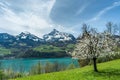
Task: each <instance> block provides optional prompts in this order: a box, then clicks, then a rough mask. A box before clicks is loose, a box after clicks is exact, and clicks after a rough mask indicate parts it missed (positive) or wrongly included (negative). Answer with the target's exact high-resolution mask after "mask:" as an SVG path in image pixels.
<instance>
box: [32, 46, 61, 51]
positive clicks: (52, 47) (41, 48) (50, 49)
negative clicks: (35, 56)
mask: <svg viewBox="0 0 120 80" xmlns="http://www.w3.org/2000/svg"><path fill="white" fill-rule="evenodd" d="M33 50H35V51H40V52H59V51H63V50H62V49H61V48H59V47H56V46H52V45H41V46H39V47H36V48H34V49H33Z"/></svg>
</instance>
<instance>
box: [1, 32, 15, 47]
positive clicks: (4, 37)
mask: <svg viewBox="0 0 120 80" xmlns="http://www.w3.org/2000/svg"><path fill="white" fill-rule="evenodd" d="M14 42H16V38H15V36H12V35H10V34H8V33H0V45H2V46H4V47H8V46H9V45H11V44H14Z"/></svg>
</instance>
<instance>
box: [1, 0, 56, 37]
mask: <svg viewBox="0 0 120 80" xmlns="http://www.w3.org/2000/svg"><path fill="white" fill-rule="evenodd" d="M54 3H55V0H45V1H43V0H26V1H24V4H23V5H21V6H20V5H19V4H18V5H17V6H14V7H19V8H20V9H22V10H23V11H21V12H19V13H18V12H17V11H14V10H13V9H12V8H11V5H14V4H13V3H12V2H9V3H8V2H0V9H1V11H0V16H1V18H0V24H1V25H0V29H2V30H4V31H3V32H8V33H11V34H15V35H16V34H18V33H20V32H22V31H29V32H31V33H33V34H35V35H37V36H39V37H42V35H43V34H44V33H47V32H48V31H49V30H51V29H53V28H54V27H53V26H52V27H51V25H53V23H52V21H51V19H50V18H49V15H50V12H51V9H52V7H53V5H54Z"/></svg>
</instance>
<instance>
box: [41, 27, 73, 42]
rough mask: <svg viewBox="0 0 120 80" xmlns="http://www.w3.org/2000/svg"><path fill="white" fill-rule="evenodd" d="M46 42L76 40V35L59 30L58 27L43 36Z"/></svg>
mask: <svg viewBox="0 0 120 80" xmlns="http://www.w3.org/2000/svg"><path fill="white" fill-rule="evenodd" d="M43 38H44V40H45V41H46V42H56V41H57V42H74V41H75V37H74V36H73V35H72V34H68V33H65V32H59V31H58V30H56V29H53V31H52V32H50V33H49V34H46V35H44V36H43Z"/></svg>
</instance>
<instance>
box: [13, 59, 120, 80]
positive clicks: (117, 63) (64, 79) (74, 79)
mask: <svg viewBox="0 0 120 80" xmlns="http://www.w3.org/2000/svg"><path fill="white" fill-rule="evenodd" d="M98 70H99V72H94V71H93V66H92V65H90V66H86V67H83V68H78V69H73V70H67V71H61V72H54V73H48V74H41V75H35V76H28V77H24V78H18V79H13V80H120V59H119V60H114V61H110V62H106V63H100V64H98Z"/></svg>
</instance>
